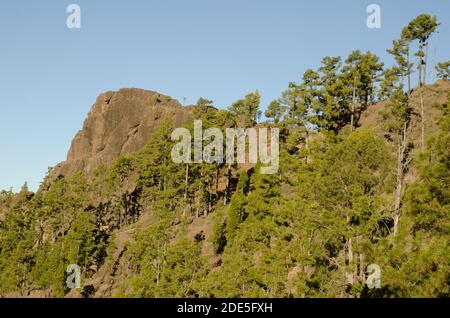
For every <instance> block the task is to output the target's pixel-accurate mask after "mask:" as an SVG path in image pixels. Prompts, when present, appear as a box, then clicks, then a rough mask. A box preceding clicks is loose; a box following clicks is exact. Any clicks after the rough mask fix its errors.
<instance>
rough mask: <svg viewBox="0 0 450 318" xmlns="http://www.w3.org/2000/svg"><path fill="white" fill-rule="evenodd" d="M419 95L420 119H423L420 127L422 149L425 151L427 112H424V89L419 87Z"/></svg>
mask: <svg viewBox="0 0 450 318" xmlns="http://www.w3.org/2000/svg"><path fill="white" fill-rule="evenodd" d="M419 95H420V118H421V123H420V124H421V127H420V149H421V150H422V151H423V150H424V149H425V112H424V102H423V88H422V86H420V87H419Z"/></svg>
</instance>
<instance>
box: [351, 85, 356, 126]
mask: <svg viewBox="0 0 450 318" xmlns="http://www.w3.org/2000/svg"><path fill="white" fill-rule="evenodd" d="M355 82H356V80H355ZM355 103H356V85H355V84H353V99H352V110H351V115H350V127H351V131H353V130H354V128H355V127H354V125H355V124H354V118H355Z"/></svg>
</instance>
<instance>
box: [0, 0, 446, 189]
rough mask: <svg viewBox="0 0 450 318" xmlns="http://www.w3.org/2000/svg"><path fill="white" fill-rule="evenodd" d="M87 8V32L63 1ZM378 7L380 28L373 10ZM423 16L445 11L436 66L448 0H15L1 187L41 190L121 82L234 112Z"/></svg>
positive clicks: (2, 71)
mask: <svg viewBox="0 0 450 318" xmlns="http://www.w3.org/2000/svg"><path fill="white" fill-rule="evenodd" d="M71 3H76V4H78V5H80V7H81V23H82V27H81V29H77V30H76V29H68V28H67V27H66V18H67V16H68V13H66V8H67V6H68V5H69V4H71ZM370 3H376V4H378V5H380V7H381V23H382V25H381V29H369V28H367V26H366V18H367V16H368V13H366V8H367V6H368V5H369V4H370ZM420 13H430V14H435V15H437V16H438V19H439V21H440V22H441V23H442V24H441V26H440V28H439V34H437V35H435V36H434V37H433V39H432V41H431V50H430V62H431V63H434V61H435V60H438V61H443V60H448V59H450V1H448V0H434V1H423V0H396V1H379V0H372V1H363V0H342V1H336V0H334V1H332V0H329V1H323V0H314V1H300V0H292V1H288V0H277V1H275V0H271V1H269V0H226V1H225V0H220V1H219V0H214V1H213V0H189V1H186V0H178V1H175V0H164V1H162V0H161V1H148V0H142V1H138V0H129V1H125V0H120V1H119V0H115V1H112V0H110V1H107V0H71V1H64V0H45V1H23V0H14V1H12V0H9V1H1V3H0V110H1V113H0V114H1V116H0V134H1V139H0V149H1V156H0V189H9V188H10V187H13V189H14V190H18V189H20V186H21V185H22V184H23V183H24V181H28V183H29V185H30V188H31V189H33V190H35V189H36V188H37V186H38V185H39V183H40V181H41V180H42V178H43V177H44V175H45V173H46V171H47V168H48V167H50V166H54V165H55V164H57V163H58V162H60V161H63V160H65V157H66V153H67V150H68V149H69V147H70V141H71V140H72V138H73V136H74V135H75V134H76V132H77V131H78V130H79V129H80V128H81V127H82V123H83V120H84V118H85V117H86V115H87V113H88V111H89V109H90V107H91V105H92V104H93V102H94V101H95V98H96V96H97V95H98V94H100V93H101V92H104V91H107V90H117V89H119V88H121V87H139V88H145V89H150V90H155V91H159V92H161V93H163V94H166V95H170V96H172V97H174V98H177V99H178V100H180V101H181V102H183V98H185V103H186V104H189V103H194V102H195V101H196V100H197V99H198V98H199V97H201V96H202V97H206V98H209V99H212V100H214V101H215V103H216V105H217V106H218V107H227V106H228V105H230V104H231V103H232V102H233V101H235V100H236V99H239V98H241V97H242V96H243V95H245V94H246V93H248V92H250V91H254V90H256V89H258V90H259V91H260V93H261V95H262V106H263V107H265V106H266V105H267V104H268V103H269V102H270V101H271V100H273V99H275V98H278V97H279V95H280V93H281V92H282V91H283V90H284V89H285V88H286V87H287V84H288V82H290V81H297V80H298V79H299V78H300V76H301V74H302V73H303V72H304V71H305V70H306V69H307V68H315V67H317V66H318V64H319V63H320V59H321V58H322V57H323V56H326V55H330V56H334V55H347V54H348V53H349V52H350V51H352V50H353V49H361V50H371V51H372V52H374V53H375V54H377V55H379V56H380V57H381V58H382V59H383V60H384V61H385V62H386V64H388V65H389V64H390V61H391V59H390V58H389V57H388V56H387V54H386V52H385V50H386V48H388V47H389V46H390V45H391V41H392V40H393V39H394V38H396V37H397V36H398V35H399V33H400V30H401V28H402V27H403V26H404V25H406V24H407V22H408V21H409V20H411V19H412V18H414V17H415V16H416V15H418V14H420Z"/></svg>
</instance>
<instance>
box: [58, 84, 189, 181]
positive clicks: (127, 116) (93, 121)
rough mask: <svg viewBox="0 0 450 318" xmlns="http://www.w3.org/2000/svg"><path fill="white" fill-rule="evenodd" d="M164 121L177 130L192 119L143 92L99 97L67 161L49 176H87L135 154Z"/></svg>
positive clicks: (179, 108)
mask: <svg viewBox="0 0 450 318" xmlns="http://www.w3.org/2000/svg"><path fill="white" fill-rule="evenodd" d="M165 118H171V119H172V123H173V125H174V127H177V126H180V125H182V124H183V123H185V122H186V121H188V120H189V119H190V118H192V110H191V108H190V107H183V106H181V104H180V103H179V102H178V101H176V100H175V99H172V98H170V97H168V96H164V95H161V94H158V93H156V92H152V91H147V90H143V89H136V88H124V89H121V90H119V91H117V92H106V93H103V94H101V95H100V96H98V97H97V100H96V102H95V104H94V105H93V106H92V109H91V111H90V112H89V114H88V117H87V119H86V120H85V122H84V124H83V128H82V130H80V131H79V132H78V133H77V134H76V136H75V138H74V139H73V140H72V144H71V147H70V150H69V152H68V154H67V160H66V161H65V162H62V163H60V164H58V165H57V166H56V167H55V169H54V170H53V173H52V175H53V176H54V177H55V178H56V177H58V176H59V175H68V174H71V173H73V172H76V171H78V170H83V171H85V172H88V173H89V172H91V171H92V170H93V169H94V168H95V167H96V166H97V165H98V164H100V163H101V162H103V163H105V164H108V163H110V162H111V161H113V160H114V159H116V158H117V157H118V156H119V155H121V154H126V153H129V152H133V151H136V150H138V149H139V148H141V147H142V146H144V144H145V143H146V141H147V139H148V137H149V135H150V133H151V132H152V131H153V130H154V129H155V128H156V127H157V126H158V125H159V124H160V123H161V122H162V121H163V120H164V119H165Z"/></svg>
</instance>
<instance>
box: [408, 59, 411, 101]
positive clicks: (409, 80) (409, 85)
mask: <svg viewBox="0 0 450 318" xmlns="http://www.w3.org/2000/svg"><path fill="white" fill-rule="evenodd" d="M410 92H411V66H410V65H409V50H408V94H409V93H410Z"/></svg>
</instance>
